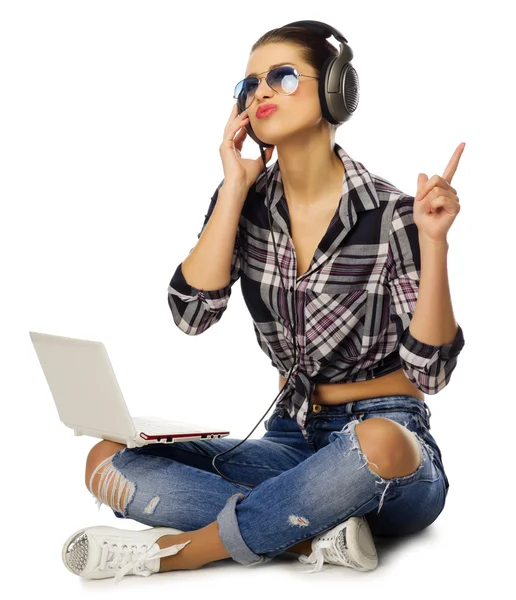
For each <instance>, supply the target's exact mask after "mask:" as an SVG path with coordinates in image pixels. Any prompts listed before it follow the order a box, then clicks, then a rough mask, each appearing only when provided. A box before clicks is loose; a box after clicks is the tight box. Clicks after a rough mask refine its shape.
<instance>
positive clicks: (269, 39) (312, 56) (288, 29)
mask: <svg viewBox="0 0 516 600" xmlns="http://www.w3.org/2000/svg"><path fill="white" fill-rule="evenodd" d="M276 43H280V44H281V43H289V44H296V45H297V46H299V48H300V55H301V58H302V59H303V61H304V62H306V63H308V64H309V65H310V66H311V67H313V68H314V69H315V70H316V74H317V76H320V73H321V69H322V67H323V65H324V63H325V62H326V60H327V59H328V58H329V57H330V56H338V54H339V51H338V50H337V48H335V46H333V45H332V44H330V42H328V40H327V39H326V38H325V37H324V36H322V35H319V34H317V33H315V31H313V30H310V29H306V28H304V27H296V26H293V25H290V26H285V27H279V28H277V29H271V30H270V31H268V32H267V33H265V34H263V35H262V36H261V37H260V38H259V39H258V40H257V41H256V42H255V43H254V44H253V46H252V48H251V52H250V54H252V53H253V52H254V51H255V50H256V49H257V48H260V46H265V44H276ZM339 127H340V125H334V124H333V123H330V134H331V137H332V140H333V141H334V138H335V131H336V130H337V129H338V128H339Z"/></svg>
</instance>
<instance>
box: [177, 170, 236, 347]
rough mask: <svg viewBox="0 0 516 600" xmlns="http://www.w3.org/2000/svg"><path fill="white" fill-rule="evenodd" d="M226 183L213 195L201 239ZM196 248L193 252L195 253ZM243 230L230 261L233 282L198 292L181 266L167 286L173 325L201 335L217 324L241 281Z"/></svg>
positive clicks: (199, 235) (219, 186)
mask: <svg viewBox="0 0 516 600" xmlns="http://www.w3.org/2000/svg"><path fill="white" fill-rule="evenodd" d="M223 183H224V180H222V181H221V183H220V184H219V185H218V186H217V189H216V190H215V193H214V194H213V196H212V198H211V201H210V205H209V208H208V213H207V214H206V215H205V218H204V223H203V226H202V229H201V231H200V232H199V234H198V235H197V239H199V238H200V237H201V235H202V233H203V231H204V230H205V228H206V226H207V224H208V221H209V220H210V217H211V215H212V213H213V209H214V208H215V204H216V203H217V197H218V193H219V190H220V188H221V187H222V184H223ZM192 250H193V248H192V249H191V250H190V252H192ZM240 266H241V264H240V230H239V229H238V230H237V234H236V237H235V245H234V248H233V257H232V259H231V272H230V278H231V279H230V282H229V283H228V285H227V286H225V287H223V288H221V289H218V290H204V289H198V288H196V287H194V286H192V285H189V284H188V283H187V281H186V279H185V277H184V275H183V271H182V268H181V267H182V263H180V264H179V265H178V266H177V268H176V270H175V272H174V274H173V275H172V279H171V280H170V283H169V286H168V304H169V307H170V310H171V312H172V317H173V319H174V323H175V324H176V325H177V326H178V327H179V329H181V331H184V332H185V333H186V334H188V335H198V334H200V333H202V332H203V331H206V330H207V329H208V328H209V327H211V326H212V325H214V324H215V323H217V322H218V321H219V320H220V318H221V317H222V314H223V313H224V311H225V310H226V308H227V305H228V301H229V298H230V296H231V287H232V286H233V284H234V283H235V282H236V281H237V280H238V279H239V278H240Z"/></svg>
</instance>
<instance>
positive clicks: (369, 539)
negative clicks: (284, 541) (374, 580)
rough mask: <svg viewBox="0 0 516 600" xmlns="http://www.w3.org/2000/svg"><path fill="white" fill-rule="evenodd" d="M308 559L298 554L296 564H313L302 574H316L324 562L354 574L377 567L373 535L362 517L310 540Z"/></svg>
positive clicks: (345, 522) (339, 525) (347, 521)
mask: <svg viewBox="0 0 516 600" xmlns="http://www.w3.org/2000/svg"><path fill="white" fill-rule="evenodd" d="M312 550H313V552H312V553H311V554H310V556H306V555H305V554H301V555H300V556H298V560H299V561H300V562H302V563H307V564H314V563H315V567H314V568H313V569H310V570H308V571H304V572H305V573H314V572H315V571H320V570H321V569H322V565H323V563H324V562H327V563H331V564H332V565H341V566H343V567H351V568H353V569H356V570H357V571H371V570H372V569H375V568H376V566H377V565H378V555H377V553H376V547H375V545H374V540H373V535H372V533H371V529H370V527H369V523H368V522H367V520H366V519H365V517H350V518H349V519H347V520H346V521H344V522H343V523H339V524H338V525H336V526H335V527H333V528H332V529H328V530H327V531H325V532H324V533H322V534H320V535H318V536H316V537H315V538H314V539H313V540H312Z"/></svg>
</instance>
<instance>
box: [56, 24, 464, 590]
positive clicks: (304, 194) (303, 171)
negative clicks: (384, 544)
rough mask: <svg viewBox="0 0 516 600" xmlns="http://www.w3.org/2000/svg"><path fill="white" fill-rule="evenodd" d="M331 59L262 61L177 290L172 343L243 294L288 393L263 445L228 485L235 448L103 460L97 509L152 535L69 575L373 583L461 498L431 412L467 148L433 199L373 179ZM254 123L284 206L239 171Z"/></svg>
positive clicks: (273, 38)
mask: <svg viewBox="0 0 516 600" xmlns="http://www.w3.org/2000/svg"><path fill="white" fill-rule="evenodd" d="M336 52H337V51H336V49H335V47H334V46H332V45H331V44H330V43H328V42H327V41H326V39H325V38H324V37H323V36H319V35H314V33H313V32H310V31H308V30H306V29H304V28H300V27H292V26H287V27H282V28H280V29H276V30H272V31H271V32H269V33H267V34H265V35H264V36H263V37H262V38H260V39H259V40H258V41H257V42H256V43H255V44H254V46H253V48H252V51H251V54H250V57H249V61H248V65H247V69H246V78H247V77H250V76H252V77H256V78H257V79H254V80H247V79H246V82H245V83H246V84H248V83H249V82H251V83H254V84H255V85H246V86H242V82H240V84H239V85H238V86H237V89H238V90H240V92H239V93H241V90H242V89H244V90H246V91H245V94H246V97H245V105H246V111H245V112H243V113H242V114H238V111H237V107H236V106H235V107H233V110H232V112H231V115H230V118H229V120H228V122H227V124H226V127H225V131H224V138H223V141H222V144H221V146H220V156H221V159H222V163H223V167H224V180H223V182H222V184H221V185H219V186H218V188H217V190H216V191H215V194H214V195H213V197H212V199H211V204H210V207H209V210H208V214H207V215H206V219H205V222H204V226H203V228H202V231H201V233H200V234H199V241H198V242H197V245H196V246H195V248H193V249H192V251H191V252H190V254H189V256H188V257H187V258H186V260H185V261H183V262H182V263H181V264H180V265H179V266H178V267H177V269H176V272H175V273H174V275H173V277H172V280H171V282H170V287H169V296H168V301H169V305H170V309H171V311H172V315H173V318H174V321H175V323H176V325H177V326H178V327H179V328H180V329H182V330H183V331H184V332H185V333H187V334H189V335H198V334H199V333H202V332H203V331H205V330H206V329H207V328H208V327H210V326H211V325H213V324H214V323H216V322H217V321H218V320H219V319H220V318H221V316H222V314H223V312H224V311H225V310H226V307H227V303H228V300H229V296H230V294H231V286H232V285H233V283H235V281H237V280H238V279H241V286H242V292H243V297H244V299H245V302H246V304H247V306H248V308H249V311H250V313H251V316H252V319H253V323H254V327H255V331H256V335H257V340H258V342H259V344H260V347H261V348H262V349H263V351H264V352H265V353H266V354H267V355H268V356H269V357H270V358H271V362H272V364H273V365H274V366H275V367H276V368H277V369H278V371H279V374H280V378H279V388H280V390H281V391H282V392H283V395H282V398H281V401H280V402H279V403H278V405H277V407H276V408H275V410H274V412H273V414H272V416H271V417H270V418H269V419H268V420H267V421H266V422H265V428H266V433H265V435H264V436H263V438H262V439H260V440H255V439H250V440H247V441H246V442H245V443H244V444H242V445H241V446H239V447H238V448H235V449H234V450H232V452H228V454H227V455H224V456H223V457H221V460H220V461H219V464H220V465H221V469H222V471H223V473H221V472H220V471H218V469H215V468H214V465H213V464H212V459H213V457H214V456H215V455H218V454H219V453H221V452H223V451H224V450H228V449H230V448H233V446H235V444H236V443H237V442H238V440H235V439H228V438H224V439H216V440H210V441H199V442H186V443H181V444H172V445H147V446H143V447H140V448H132V449H128V448H126V447H125V446H123V445H121V444H117V443H114V442H110V441H101V442H100V443H98V444H96V445H95V446H94V447H93V449H92V450H91V451H90V453H89V455H88V459H87V465H86V485H87V487H88V489H89V490H90V491H91V493H92V494H94V495H95V496H96V497H98V499H99V507H100V504H101V502H104V503H106V504H108V505H109V506H110V507H111V508H112V510H113V512H114V514H115V515H116V516H117V517H119V518H130V519H134V520H136V521H138V522H141V523H144V524H147V525H150V526H151V527H150V529H145V530H142V531H131V530H122V529H117V528H111V527H87V528H83V529H81V530H80V531H78V532H76V533H74V534H73V535H71V536H70V537H69V538H68V540H67V541H66V543H65V544H64V547H63V561H64V563H65V565H66V566H67V567H68V568H69V569H70V571H72V572H73V573H75V574H78V575H80V576H82V577H85V578H104V577H111V576H116V578H117V580H119V579H120V578H121V577H122V576H123V575H125V574H134V575H150V574H151V573H156V572H160V571H168V570H174V569H197V568H199V567H202V566H203V565H205V564H207V563H210V562H213V561H218V560H223V559H228V558H231V559H233V560H235V561H236V562H238V563H240V564H243V565H254V564H259V563H265V562H268V561H270V560H272V559H273V558H274V557H275V556H276V555H278V554H280V553H282V552H290V553H296V554H298V555H299V560H300V561H301V562H305V563H314V564H315V565H316V566H315V569H313V570H320V569H321V567H322V564H323V563H324V562H328V563H333V564H338V565H343V566H348V567H352V568H355V569H358V570H361V571H366V570H371V569H374V568H375V567H376V566H377V563H378V558H377V553H376V550H375V545H374V538H373V536H391V535H403V534H407V533H410V532H415V531H419V530H422V529H424V528H425V527H428V526H429V525H430V524H431V523H432V522H433V521H435V519H436V518H437V517H438V515H439V514H440V513H441V511H442V510H443V508H444V504H445V499H446V495H447V492H448V488H449V482H448V478H447V476H446V473H445V471H444V467H443V462H442V455H441V452H440V449H439V447H438V445H437V443H436V441H435V439H434V438H433V436H432V435H431V433H430V431H429V429H430V411H429V409H428V408H427V405H426V403H425V396H424V394H425V393H428V394H435V393H438V392H439V391H440V390H441V389H443V388H444V387H445V386H446V385H447V384H448V382H449V380H450V376H451V373H452V371H453V369H454V368H455V366H456V363H457V356H458V354H459V352H460V351H461V349H462V347H463V345H464V338H463V334H462V329H461V328H460V326H458V325H457V323H456V321H455V318H454V315H453V312H452V305H451V298H450V292H449V286H448V281H447V274H446V260H447V249H448V244H447V241H446V232H447V230H448V229H449V227H450V225H451V221H452V220H453V218H454V217H455V216H456V214H458V211H459V206H458V197H457V196H456V190H455V189H454V188H453V187H451V185H450V182H451V177H452V175H453V173H454V171H455V169H456V166H457V164H458V159H459V153H460V152H462V150H463V146H462V148H461V149H460V147H459V149H458V151H457V152H456V153H455V154H454V156H453V158H452V161H450V165H449V167H448V168H447V171H446V172H445V176H444V177H442V178H441V177H438V176H434V177H432V178H431V179H428V178H426V179H425V177H426V176H425V175H424V174H421V175H420V176H419V180H418V192H419V194H418V195H420V196H421V197H422V199H421V200H418V199H415V198H414V197H411V196H408V195H406V194H403V193H402V192H401V191H400V190H398V189H397V188H396V187H394V186H393V185H392V184H391V183H390V182H388V181H386V180H385V179H383V178H381V177H378V176H376V175H373V174H371V173H369V172H368V171H367V170H366V169H365V167H364V166H363V165H362V164H361V163H359V162H357V161H354V160H353V159H351V158H350V157H349V155H348V154H347V153H346V152H345V151H344V150H343V149H342V148H341V147H340V146H339V145H338V144H335V130H336V126H335V125H332V124H330V123H329V122H328V121H327V120H326V119H325V118H324V117H323V116H322V113H321V105H320V100H319V95H318V77H319V74H320V71H321V68H322V65H323V64H324V62H325V61H326V59H327V58H328V57H330V56H334V55H335V54H336ZM278 65H279V67H278ZM267 104H273V105H275V106H276V109H275V110H274V111H272V112H271V111H267V110H264V108H263V107H264V106H265V105H267ZM247 124H251V125H252V128H253V130H254V133H255V134H256V135H257V136H258V137H259V138H260V139H261V140H265V141H266V142H267V143H269V144H271V145H272V146H271V147H270V148H267V150H266V151H265V158H266V162H267V161H268V160H270V158H271V156H272V152H273V149H274V148H276V149H277V152H278V161H277V162H276V163H274V164H273V165H272V166H271V167H268V168H267V173H266V174H267V177H268V182H269V192H270V207H269V206H268V202H267V196H266V191H265V179H264V177H265V173H263V172H262V168H263V161H262V158H261V157H260V158H258V159H256V160H249V159H243V158H242V157H241V155H240V152H241V149H242V144H243V141H244V139H245V137H246V130H245V129H244V127H245V126H246V125H247ZM269 208H270V210H271V213H270V214H271V216H272V224H273V234H274V241H275V243H276V250H277V252H278V261H276V260H275V249H274V246H273V240H272V233H271V231H270V230H269V221H268V213H267V211H268V209H269ZM450 216H451V218H450ZM279 269H281V275H282V276H283V279H281V278H280V277H279V274H280V273H278V270H279ZM294 320H295V322H296V336H295V337H293V336H292V332H291V330H290V329H289V327H290V324H291V323H292V322H294ZM409 325H410V327H409ZM294 351H295V352H296V353H295V354H294ZM294 357H295V358H294ZM294 364H295V369H293V370H292V372H291V373H290V375H289V371H290V369H291V367H292V366H293V365H294ZM287 376H288V377H287ZM176 528H177V529H176Z"/></svg>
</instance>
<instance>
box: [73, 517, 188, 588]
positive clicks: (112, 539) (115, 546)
mask: <svg viewBox="0 0 516 600" xmlns="http://www.w3.org/2000/svg"><path fill="white" fill-rule="evenodd" d="M178 533H183V531H180V530H179V529H171V528H170V527H150V528H149V529H142V530H140V531H131V530H128V529H118V528H116V527H105V526H102V525H101V526H98V527H85V528H83V529H80V530H79V531H76V532H75V533H74V534H73V535H71V536H70V537H69V538H68V539H67V540H66V542H65V543H64V546H63V550H62V558H63V562H64V564H65V565H66V568H67V569H68V570H69V571H70V572H72V573H74V574H75V575H79V576H80V577H84V578H85V579H105V578H107V577H114V578H115V580H116V582H117V583H118V582H119V581H120V580H121V579H122V577H123V576H124V575H142V576H143V577H148V576H149V575H152V574H153V573H157V572H158V571H159V568H160V558H161V557H163V556H171V555H172V554H177V553H178V552H179V551H180V550H182V549H183V548H184V547H185V546H186V545H187V544H189V543H190V541H191V540H188V541H187V542H184V543H183V544H176V545H173V546H170V547H168V548H163V549H162V548H160V547H159V546H158V544H157V543H156V540H158V539H159V538H160V537H162V536H164V535H176V534H178Z"/></svg>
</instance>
